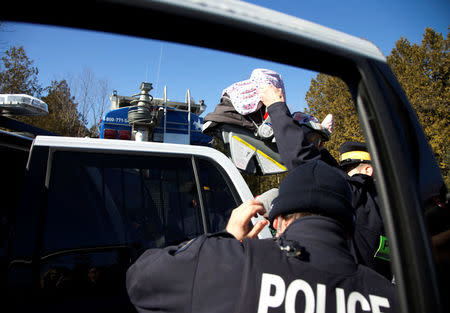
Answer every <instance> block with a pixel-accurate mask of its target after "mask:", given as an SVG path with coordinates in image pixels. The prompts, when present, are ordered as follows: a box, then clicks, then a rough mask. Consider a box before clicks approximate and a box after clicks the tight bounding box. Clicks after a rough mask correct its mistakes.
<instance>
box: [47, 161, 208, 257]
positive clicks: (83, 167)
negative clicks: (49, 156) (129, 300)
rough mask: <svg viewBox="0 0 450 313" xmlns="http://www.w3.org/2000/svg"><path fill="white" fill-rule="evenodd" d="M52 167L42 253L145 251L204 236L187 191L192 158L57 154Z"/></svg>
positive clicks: (191, 174) (191, 177) (191, 172)
mask: <svg viewBox="0 0 450 313" xmlns="http://www.w3.org/2000/svg"><path fill="white" fill-rule="evenodd" d="M52 164H53V167H52V174H51V179H50V186H49V195H48V210H47V214H46V217H45V226H44V238H43V247H42V248H43V254H46V253H49V252H54V251H61V250H64V249H74V248H83V247H98V246H108V245H118V244H121V245H127V246H129V247H132V248H133V250H134V251H135V253H140V252H142V250H143V249H146V248H152V247H164V246H167V245H169V244H176V243H179V242H182V241H184V240H187V239H190V238H192V237H195V236H197V235H199V234H201V233H202V232H203V227H202V224H201V218H200V213H199V212H198V210H196V209H194V208H193V207H192V202H191V201H192V198H193V195H192V194H191V193H190V190H187V189H183V188H184V185H185V184H186V182H192V181H194V178H193V170H192V166H191V160H190V159H189V158H174V157H160V156H145V157H142V156H125V155H108V154H96V153H90V154H86V153H76V152H56V153H54V154H53V163H52ZM194 196H195V195H194Z"/></svg>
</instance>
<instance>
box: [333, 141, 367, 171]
mask: <svg viewBox="0 0 450 313" xmlns="http://www.w3.org/2000/svg"><path fill="white" fill-rule="evenodd" d="M370 161H371V159H370V154H369V152H368V151H367V147H366V144H365V143H362V142H357V141H347V142H344V143H343V144H342V145H341V146H340V147H339V164H340V166H342V167H344V166H348V165H356V164H359V163H370Z"/></svg>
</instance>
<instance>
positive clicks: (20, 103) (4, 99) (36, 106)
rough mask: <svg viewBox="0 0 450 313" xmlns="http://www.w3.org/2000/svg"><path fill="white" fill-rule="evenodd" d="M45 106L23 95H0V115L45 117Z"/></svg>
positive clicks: (46, 109) (33, 98)
mask: <svg viewBox="0 0 450 313" xmlns="http://www.w3.org/2000/svg"><path fill="white" fill-rule="evenodd" d="M47 114H48V106H47V104H46V103H45V102H44V101H42V100H39V99H38V98H35V97H32V96H29V95H25V94H0V115H5V116H11V115H47Z"/></svg>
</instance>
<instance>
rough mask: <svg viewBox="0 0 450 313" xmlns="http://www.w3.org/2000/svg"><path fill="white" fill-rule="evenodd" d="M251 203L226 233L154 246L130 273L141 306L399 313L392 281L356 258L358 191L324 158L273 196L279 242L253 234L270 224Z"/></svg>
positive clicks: (287, 180)
mask: <svg viewBox="0 0 450 313" xmlns="http://www.w3.org/2000/svg"><path fill="white" fill-rule="evenodd" d="M257 213H259V214H263V213H264V209H263V206H262V204H261V203H260V202H258V201H255V200H251V201H249V202H245V203H244V204H242V205H241V206H239V207H238V208H236V209H235V210H233V213H232V215H231V217H230V220H229V222H228V225H227V227H226V231H223V232H220V233H216V234H208V235H203V236H200V237H198V238H196V239H193V240H191V241H190V242H188V243H186V244H183V245H181V246H179V247H168V248H165V249H151V250H148V251H146V252H145V253H144V254H143V255H142V256H141V257H140V258H139V259H138V260H137V261H136V262H135V264H133V265H132V266H131V267H130V269H129V270H128V272H127V290H128V293H129V296H130V299H131V301H132V303H133V304H134V305H135V307H136V308H137V310H138V311H139V312H156V311H158V312H159V311H164V312H245V313H248V312H258V313H262V312H320V313H325V312H333V313H336V312H394V311H395V306H396V304H395V298H394V291H395V290H394V288H395V286H394V285H392V284H391V283H390V282H389V281H388V280H386V279H385V278H384V277H383V276H381V275H379V274H378V273H376V272H375V271H373V270H371V269H370V268H368V267H365V266H363V265H360V264H357V263H356V262H355V260H354V257H353V256H352V254H351V253H350V250H349V247H348V241H347V239H346V238H347V236H348V235H349V234H351V233H352V232H353V228H354V210H353V208H352V205H351V192H350V188H349V186H348V184H347V182H346V181H345V179H343V177H342V175H340V174H339V173H338V170H337V169H335V168H333V167H330V166H329V165H327V164H326V163H324V162H322V161H320V160H318V161H312V162H308V163H306V164H304V165H301V166H299V167H297V168H296V169H294V170H293V171H291V172H290V173H289V175H287V177H286V178H285V179H284V180H283V182H282V183H281V185H280V189H279V196H278V197H277V198H276V199H275V200H274V201H273V202H272V209H271V210H270V212H269V219H270V220H271V221H273V223H274V227H275V228H276V229H277V236H278V238H277V239H276V240H274V239H251V238H248V237H255V236H256V235H257V233H258V232H259V231H260V229H261V227H264V226H265V224H266V223H265V222H261V223H260V224H257V225H255V226H254V227H253V228H252V227H250V226H249V222H250V219H251V217H252V216H254V215H255V214H257Z"/></svg>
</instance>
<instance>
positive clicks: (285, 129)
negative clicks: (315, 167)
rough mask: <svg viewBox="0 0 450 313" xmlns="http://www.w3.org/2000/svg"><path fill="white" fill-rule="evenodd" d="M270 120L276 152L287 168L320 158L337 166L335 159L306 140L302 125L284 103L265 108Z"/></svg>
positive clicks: (290, 168)
mask: <svg viewBox="0 0 450 313" xmlns="http://www.w3.org/2000/svg"><path fill="white" fill-rule="evenodd" d="M267 111H268V113H269V116H270V120H271V122H272V126H273V131H274V134H275V139H276V142H277V147H278V152H279V153H280V157H281V160H282V162H283V163H284V165H286V167H287V168H288V170H292V169H294V168H296V167H297V166H299V165H301V164H303V163H305V162H308V161H312V160H318V159H321V160H323V161H324V162H327V163H328V164H330V165H332V166H337V162H336V160H335V159H334V158H333V157H332V156H331V154H330V153H329V152H328V151H327V150H325V149H323V150H322V151H319V149H317V148H316V146H314V145H313V144H310V143H308V142H307V141H306V138H305V132H304V129H303V127H306V126H300V125H299V124H298V123H297V122H296V121H295V120H294V119H293V118H292V116H291V113H290V112H289V109H288V107H287V106H286V103H284V102H277V103H274V104H272V105H271V106H269V107H268V109H267Z"/></svg>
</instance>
